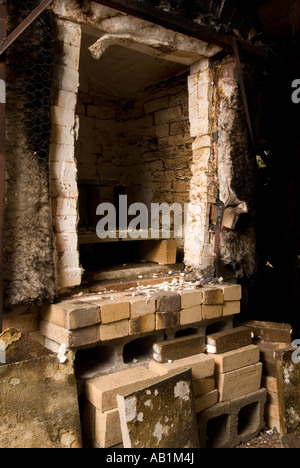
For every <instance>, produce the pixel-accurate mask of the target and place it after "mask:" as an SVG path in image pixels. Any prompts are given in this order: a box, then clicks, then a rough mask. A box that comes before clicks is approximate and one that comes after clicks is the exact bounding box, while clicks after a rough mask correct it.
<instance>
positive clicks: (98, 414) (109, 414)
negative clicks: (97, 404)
mask: <svg viewBox="0 0 300 468" xmlns="http://www.w3.org/2000/svg"><path fill="white" fill-rule="evenodd" d="M95 442H96V444H97V445H99V447H101V448H110V447H114V446H115V445H118V444H121V443H122V442H123V439H122V431H121V422H120V416H119V410H118V408H114V409H112V410H110V411H106V412H102V411H99V410H98V409H95Z"/></svg>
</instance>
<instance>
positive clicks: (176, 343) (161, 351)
mask: <svg viewBox="0 0 300 468" xmlns="http://www.w3.org/2000/svg"><path fill="white" fill-rule="evenodd" d="M205 350H206V342H205V336H204V335H202V334H196V335H191V336H184V337H182V338H175V339H174V340H168V341H162V342H161V343H155V344H154V345H153V352H154V354H153V358H154V360H155V361H157V362H160V363H162V364H164V363H166V362H168V361H170V360H171V361H175V360H178V359H183V358H186V357H189V356H194V355H196V354H201V353H204V352H205Z"/></svg>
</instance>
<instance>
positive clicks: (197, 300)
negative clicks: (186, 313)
mask: <svg viewBox="0 0 300 468" xmlns="http://www.w3.org/2000/svg"><path fill="white" fill-rule="evenodd" d="M180 296H181V309H190V308H191V307H196V306H199V305H201V304H202V302H203V296H202V291H201V289H197V290H195V291H181V292H180Z"/></svg>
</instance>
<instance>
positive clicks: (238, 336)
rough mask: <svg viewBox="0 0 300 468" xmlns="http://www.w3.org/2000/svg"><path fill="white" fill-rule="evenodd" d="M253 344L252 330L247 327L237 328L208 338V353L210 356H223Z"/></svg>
mask: <svg viewBox="0 0 300 468" xmlns="http://www.w3.org/2000/svg"><path fill="white" fill-rule="evenodd" d="M251 344H252V335H251V330H250V329H249V328H247V327H237V328H233V329H232V330H225V331H222V332H219V333H215V334H213V335H208V336H207V351H208V353H210V354H223V353H227V352H229V351H233V350H234V349H238V348H241V347H243V346H249V345H251Z"/></svg>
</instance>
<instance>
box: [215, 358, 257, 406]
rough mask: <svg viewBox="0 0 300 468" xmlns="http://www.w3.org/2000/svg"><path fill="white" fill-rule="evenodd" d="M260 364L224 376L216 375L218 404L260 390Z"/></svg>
mask: <svg viewBox="0 0 300 468" xmlns="http://www.w3.org/2000/svg"><path fill="white" fill-rule="evenodd" d="M261 377H262V364H261V363H258V364H254V365H253V366H248V367H244V368H243V369H238V370H235V371H232V372H227V373H226V374H216V380H217V387H218V389H219V393H220V402H222V401H228V400H232V399H235V398H239V397H241V396H244V395H247V393H253V392H256V391H257V390H259V389H260V387H261Z"/></svg>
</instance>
